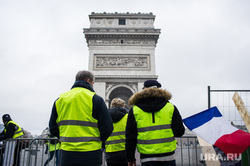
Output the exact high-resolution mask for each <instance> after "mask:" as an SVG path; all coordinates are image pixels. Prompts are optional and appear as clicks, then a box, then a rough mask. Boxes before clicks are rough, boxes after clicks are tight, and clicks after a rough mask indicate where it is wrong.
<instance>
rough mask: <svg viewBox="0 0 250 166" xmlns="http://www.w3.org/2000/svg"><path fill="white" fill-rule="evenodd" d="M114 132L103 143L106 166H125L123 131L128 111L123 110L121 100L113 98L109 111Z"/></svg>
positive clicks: (123, 106)
mask: <svg viewBox="0 0 250 166" xmlns="http://www.w3.org/2000/svg"><path fill="white" fill-rule="evenodd" d="M109 113H110V115H111V118H112V121H113V126H114V130H113V133H112V134H111V135H110V137H109V138H108V139H107V141H106V142H105V154H106V161H107V165H108V166H127V165H128V161H127V156H126V151H125V143H126V140H125V130H126V124H127V118H128V109H126V108H125V101H124V100H122V99H121V98H114V99H113V100H112V101H111V108H110V109H109Z"/></svg>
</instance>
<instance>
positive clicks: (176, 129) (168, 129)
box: [126, 80, 185, 166]
mask: <svg viewBox="0 0 250 166" xmlns="http://www.w3.org/2000/svg"><path fill="white" fill-rule="evenodd" d="M171 96H172V95H171V94H170V93H169V92H168V91H166V90H163V89H161V84H160V83H159V82H158V81H156V80H147V81H145V82H144V88H143V90H142V91H140V92H137V93H135V94H134V95H133V96H132V97H131V98H130V99H129V105H131V106H133V107H132V108H131V109H130V111H129V115H128V121H127V128H126V151H127V158H128V165H129V166H135V165H136V162H135V161H136V159H135V150H136V147H137V150H138V151H139V152H140V159H141V163H142V166H148V165H150V166H156V165H162V166H163V165H164V166H165V165H168V166H172V165H173V166H175V165H176V163H175V158H174V152H175V149H176V143H177V141H176V140H175V139H174V138H175V137H181V136H182V135H183V134H184V132H185V128H184V125H183V123H182V118H181V115H180V113H179V111H178V109H177V107H176V106H174V105H173V104H171V103H170V102H169V100H170V99H171Z"/></svg>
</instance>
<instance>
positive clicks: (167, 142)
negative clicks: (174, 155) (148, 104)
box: [133, 102, 177, 154]
mask: <svg viewBox="0 0 250 166" xmlns="http://www.w3.org/2000/svg"><path fill="white" fill-rule="evenodd" d="M173 112H174V106H173V105H172V104H171V103H169V102H168V103H167V104H166V105H165V106H164V107H163V108H162V109H161V110H160V111H158V112H154V115H152V114H153V113H151V112H144V111H143V110H141V109H140V108H139V107H138V106H136V105H134V106H133V113H134V116H135V120H136V123H137V131H138V135H137V149H138V151H139V152H140V153H142V154H162V153H168V152H172V151H174V150H175V149H176V143H177V141H176V140H175V137H174V134H173V131H172V129H171V122H172V117H173ZM152 116H154V118H155V123H153V121H152Z"/></svg>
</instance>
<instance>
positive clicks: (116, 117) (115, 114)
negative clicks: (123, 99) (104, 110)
mask: <svg viewBox="0 0 250 166" xmlns="http://www.w3.org/2000/svg"><path fill="white" fill-rule="evenodd" d="M109 113H110V115H111V118H112V120H113V122H118V121H120V120H121V119H122V118H123V117H124V116H125V115H126V114H127V113H128V110H127V109H126V108H123V107H112V108H110V109H109Z"/></svg>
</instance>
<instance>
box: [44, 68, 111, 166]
mask: <svg viewBox="0 0 250 166" xmlns="http://www.w3.org/2000/svg"><path fill="white" fill-rule="evenodd" d="M93 85H94V75H93V74H92V73H91V72H89V71H85V70H83V71H79V72H78V73H77V75H76V79H75V83H74V85H73V87H72V88H71V90H70V91H68V92H66V93H63V94H61V95H60V97H59V98H58V99H57V100H56V101H55V102H54V105H53V108H52V112H51V117H50V121H49V128H50V133H51V134H52V135H53V136H56V137H57V138H59V140H60V142H61V157H60V166H83V165H86V166H99V165H101V164H102V141H106V140H107V138H108V137H109V136H110V134H111V133H112V131H113V124H112V119H111V116H110V114H109V112H108V110H107V106H106V104H105V102H104V100H103V99H102V98H101V97H100V96H98V95H97V94H96V93H95V92H94V90H93Z"/></svg>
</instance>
